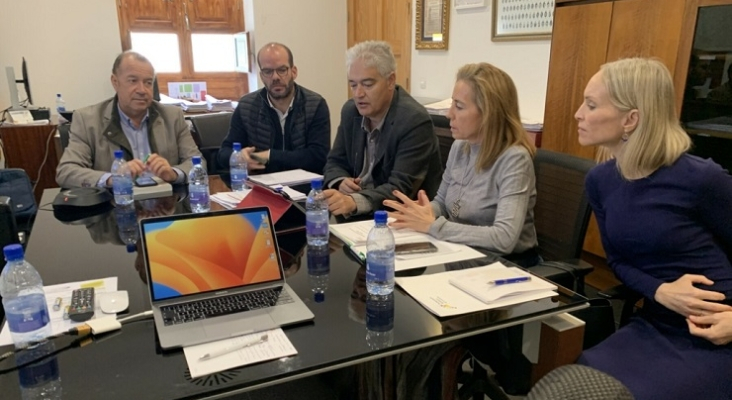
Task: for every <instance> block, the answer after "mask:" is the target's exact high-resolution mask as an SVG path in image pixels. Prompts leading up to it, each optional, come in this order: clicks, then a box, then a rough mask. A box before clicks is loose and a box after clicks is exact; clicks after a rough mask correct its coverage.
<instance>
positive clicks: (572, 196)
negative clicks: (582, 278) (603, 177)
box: [534, 149, 595, 261]
mask: <svg viewBox="0 0 732 400" xmlns="http://www.w3.org/2000/svg"><path fill="white" fill-rule="evenodd" d="M594 166H595V162H594V161H592V160H588V159H585V158H579V157H575V156H572V155H569V154H565V153H557V152H554V151H549V150H542V149H539V150H538V151H537V153H536V157H534V171H535V173H536V205H535V206H534V225H535V227H536V235H537V238H538V241H539V254H540V255H541V256H542V258H543V259H544V260H546V261H561V260H569V259H576V258H579V257H580V255H581V254H582V245H583V244H584V240H585V233H587V225H588V224H589V221H590V212H591V209H590V204H589V202H588V201H587V196H586V195H585V176H586V175H587V172H588V171H589V170H590V169H592V167H594Z"/></svg>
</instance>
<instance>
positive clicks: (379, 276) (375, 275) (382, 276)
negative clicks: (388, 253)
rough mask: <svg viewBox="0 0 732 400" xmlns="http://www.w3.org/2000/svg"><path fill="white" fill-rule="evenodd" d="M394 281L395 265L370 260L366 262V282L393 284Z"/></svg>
mask: <svg viewBox="0 0 732 400" xmlns="http://www.w3.org/2000/svg"><path fill="white" fill-rule="evenodd" d="M367 258H368V257H367ZM392 280H394V264H393V263H392V264H391V265H389V264H387V263H383V262H375V261H373V260H370V259H369V260H368V261H367V262H366V282H391V281H392Z"/></svg>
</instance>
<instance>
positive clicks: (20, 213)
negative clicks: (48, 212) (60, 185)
mask: <svg viewBox="0 0 732 400" xmlns="http://www.w3.org/2000/svg"><path fill="white" fill-rule="evenodd" d="M0 196H7V197H10V198H11V199H12V200H13V212H14V213H15V218H16V219H17V220H19V221H20V220H23V221H25V220H28V219H31V218H33V217H34V216H35V215H36V211H37V210H38V208H37V207H36V200H35V198H34V197H33V186H32V185H31V181H30V178H28V174H26V173H25V170H22V169H20V168H8V169H0ZM19 225H20V223H19Z"/></svg>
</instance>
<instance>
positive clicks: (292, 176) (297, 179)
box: [249, 169, 323, 187]
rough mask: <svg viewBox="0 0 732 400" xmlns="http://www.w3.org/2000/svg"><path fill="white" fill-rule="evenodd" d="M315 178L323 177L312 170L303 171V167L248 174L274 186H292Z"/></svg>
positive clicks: (266, 184)
mask: <svg viewBox="0 0 732 400" xmlns="http://www.w3.org/2000/svg"><path fill="white" fill-rule="evenodd" d="M315 178H321V179H322V178H323V175H318V174H315V173H312V172H308V171H305V170H303V169H293V170H290V171H282V172H274V173H271V174H261V175H250V176H249V179H250V180H252V181H254V182H257V183H259V184H262V185H265V186H269V187H274V186H276V185H281V186H294V185H301V184H303V183H310V181H312V180H313V179H315Z"/></svg>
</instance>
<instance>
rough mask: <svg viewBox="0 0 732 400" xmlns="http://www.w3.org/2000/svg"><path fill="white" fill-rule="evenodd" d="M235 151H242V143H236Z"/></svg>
mask: <svg viewBox="0 0 732 400" xmlns="http://www.w3.org/2000/svg"><path fill="white" fill-rule="evenodd" d="M234 151H241V143H239V142H234Z"/></svg>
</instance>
